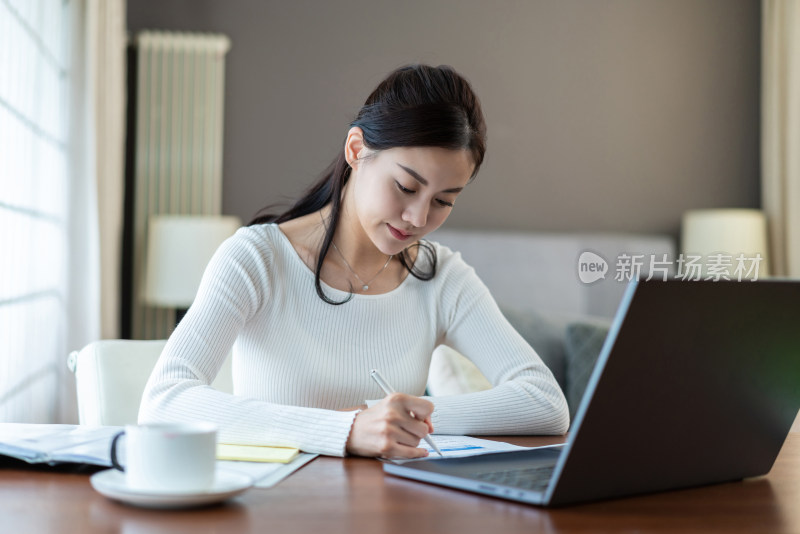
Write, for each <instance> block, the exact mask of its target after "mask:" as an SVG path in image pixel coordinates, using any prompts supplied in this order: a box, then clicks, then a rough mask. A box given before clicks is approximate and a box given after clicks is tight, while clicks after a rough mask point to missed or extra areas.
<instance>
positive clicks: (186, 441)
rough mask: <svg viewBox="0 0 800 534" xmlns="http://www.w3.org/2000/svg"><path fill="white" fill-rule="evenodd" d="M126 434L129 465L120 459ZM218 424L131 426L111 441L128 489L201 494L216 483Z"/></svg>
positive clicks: (116, 462)
mask: <svg viewBox="0 0 800 534" xmlns="http://www.w3.org/2000/svg"><path fill="white" fill-rule="evenodd" d="M123 436H125V452H126V454H125V465H124V466H123V465H121V464H120V462H119V460H118V458H117V445H118V442H119V439H120V438H121V437H123ZM216 449H217V427H216V426H215V425H213V424H211V423H155V424H146V425H127V426H126V427H125V430H124V431H123V432H120V433H119V434H117V435H116V436H114V439H113V440H112V441H111V463H112V465H113V466H114V467H115V468H116V469H119V470H120V471H123V472H124V473H125V482H126V484H127V486H128V489H130V490H133V491H148V492H158V493H200V492H203V491H207V490H209V489H210V488H211V487H212V486H213V484H214V470H215V467H216V452H217V451H216Z"/></svg>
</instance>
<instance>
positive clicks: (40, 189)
mask: <svg viewBox="0 0 800 534" xmlns="http://www.w3.org/2000/svg"><path fill="white" fill-rule="evenodd" d="M71 10H72V2H70V1H68V0H67V1H65V0H0V421H24V422H53V421H56V420H58V419H59V403H60V396H61V395H62V394H63V392H62V391H61V388H63V384H62V380H61V379H60V378H59V377H60V376H62V375H63V368H64V366H65V361H66V352H67V351H66V343H65V335H66V325H67V322H66V319H67V317H66V316H67V312H66V301H67V298H68V295H67V287H68V285H67V277H68V275H69V273H68V252H69V251H68V241H67V228H68V217H69V210H68V206H69V196H70V186H69V161H68V159H69V151H68V131H69V115H68V113H69V105H68V99H69V77H70V69H69V51H70V46H69V44H70V35H69V33H70V32H69V28H70V16H71Z"/></svg>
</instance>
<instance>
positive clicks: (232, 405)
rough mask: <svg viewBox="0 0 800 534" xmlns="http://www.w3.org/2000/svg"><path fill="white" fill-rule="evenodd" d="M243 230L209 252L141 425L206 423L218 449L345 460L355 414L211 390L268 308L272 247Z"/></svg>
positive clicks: (152, 384) (149, 388) (153, 382)
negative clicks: (246, 330) (293, 450)
mask: <svg viewBox="0 0 800 534" xmlns="http://www.w3.org/2000/svg"><path fill="white" fill-rule="evenodd" d="M248 235H249V234H248V230H247V229H242V230H240V231H239V232H238V233H237V234H236V235H235V236H233V237H232V238H230V239H229V240H227V241H226V242H225V243H223V245H222V246H221V247H220V249H219V250H218V251H217V252H216V253H215V255H214V257H213V258H212V260H211V262H210V263H209V265H208V267H207V268H206V271H205V273H204V275H203V280H202V282H201V284H200V288H199V290H198V294H197V297H196V298H195V301H194V303H193V304H192V306H191V308H190V309H189V311H188V312H187V314H186V316H185V317H184V318H183V320H182V321H181V322H180V324H179V325H178V327H177V328H176V329H175V331H174V333H173V334H172V335H171V336H170V338H169V340H168V341H167V343H166V345H165V347H164V351H163V352H162V354H161V356H160V358H159V360H158V363H157V364H156V367H155V368H154V370H153V372H152V374H151V376H150V379H149V380H148V382H147V385H146V387H145V391H144V395H143V397H142V402H141V406H140V409H139V422H140V423H148V422H159V421H208V422H212V423H215V424H216V425H217V426H218V428H219V434H218V439H219V441H220V442H222V443H236V444H251V445H275V446H292V447H299V448H300V449H302V450H304V451H306V452H314V453H320V454H327V455H333V456H343V455H344V453H345V446H346V443H347V438H348V436H349V434H350V429H351V427H352V424H353V420H354V419H355V415H356V413H357V412H339V411H334V410H324V409H317V408H306V407H296V406H287V405H281V404H273V403H268V402H264V401H261V400H257V399H252V398H245V397H240V396H235V395H231V394H228V393H223V392H220V391H217V390H215V389H213V388H212V387H211V386H210V384H211V382H212V381H213V380H214V378H215V377H216V375H217V373H218V371H219V369H220V367H221V366H222V364H223V362H224V360H225V358H227V357H229V356H228V355H229V354H230V352H231V348H232V347H233V344H234V341H235V340H236V337H237V336H238V334H239V332H240V331H241V330H242V328H243V327H244V325H245V323H246V321H247V320H248V319H249V318H250V317H252V316H253V314H254V313H256V311H257V310H258V309H259V308H260V307H262V306H268V305H269V287H270V277H271V275H272V273H271V272H270V255H271V254H272V250H271V248H270V247H269V246H268V243H267V244H266V245H265V244H264V243H262V242H260V241H258V240H256V239H252V238H251V237H248Z"/></svg>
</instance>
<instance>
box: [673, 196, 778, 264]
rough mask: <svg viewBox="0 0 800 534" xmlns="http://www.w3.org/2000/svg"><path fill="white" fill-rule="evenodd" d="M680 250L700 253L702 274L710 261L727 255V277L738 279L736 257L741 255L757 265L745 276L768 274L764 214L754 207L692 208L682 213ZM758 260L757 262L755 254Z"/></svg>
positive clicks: (684, 255)
mask: <svg viewBox="0 0 800 534" xmlns="http://www.w3.org/2000/svg"><path fill="white" fill-rule="evenodd" d="M681 243H682V245H681V253H682V255H683V257H684V259H686V258H687V257H689V256H702V258H703V259H702V264H703V273H704V274H705V273H707V272H708V268H709V262H711V261H712V260H713V259H714V256H716V259H720V257H719V255H722V256H723V258H730V260H731V262H732V265H731V266H730V268H729V269H728V273H727V274H728V276H729V277H730V278H734V279H735V278H737V275H736V273H735V269H736V267H737V258H738V257H739V256H740V255H743V256H744V258H745V259H746V260H745V262H744V263H746V264H747V266H752V265H753V264H754V262H755V263H757V264H758V267H757V272H755V273H752V272H751V273H750V275H749V276H744V278H750V279H752V278H755V277H758V278H764V277H766V276H767V275H768V274H769V263H768V260H769V259H768V256H767V220H766V217H765V216H764V213H763V212H762V211H759V210H754V209H709V210H692V211H687V212H686V213H685V214H684V215H683V222H682V225H681ZM759 254H760V255H761V258H762V259H761V260H760V261H756V260H755V258H756V257H757V255H759Z"/></svg>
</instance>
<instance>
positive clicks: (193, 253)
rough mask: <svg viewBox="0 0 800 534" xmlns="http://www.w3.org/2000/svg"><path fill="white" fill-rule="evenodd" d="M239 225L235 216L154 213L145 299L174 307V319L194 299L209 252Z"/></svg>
mask: <svg viewBox="0 0 800 534" xmlns="http://www.w3.org/2000/svg"><path fill="white" fill-rule="evenodd" d="M239 226H241V221H240V220H239V218H238V217H229V216H225V217H223V216H189V215H156V216H153V217H151V218H150V226H149V231H148V242H147V261H146V265H147V267H146V271H145V284H144V301H145V303H147V304H148V305H150V306H156V307H162V308H175V309H176V310H177V315H176V323H177V322H180V320H181V319H182V318H183V315H184V314H185V313H186V310H187V309H188V308H189V306H190V305H191V304H192V301H194V297H195V295H196V294H197V289H198V287H199V286H200V279H201V278H202V277H203V272H204V271H205V268H206V265H207V264H208V262H209V260H210V259H211V256H212V255H213V254H214V252H215V251H216V250H217V248H218V247H219V246H220V244H222V242H223V241H225V239H227V238H228V237H230V236H231V235H233V233H234V232H235V231H236V229H237V228H239Z"/></svg>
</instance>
